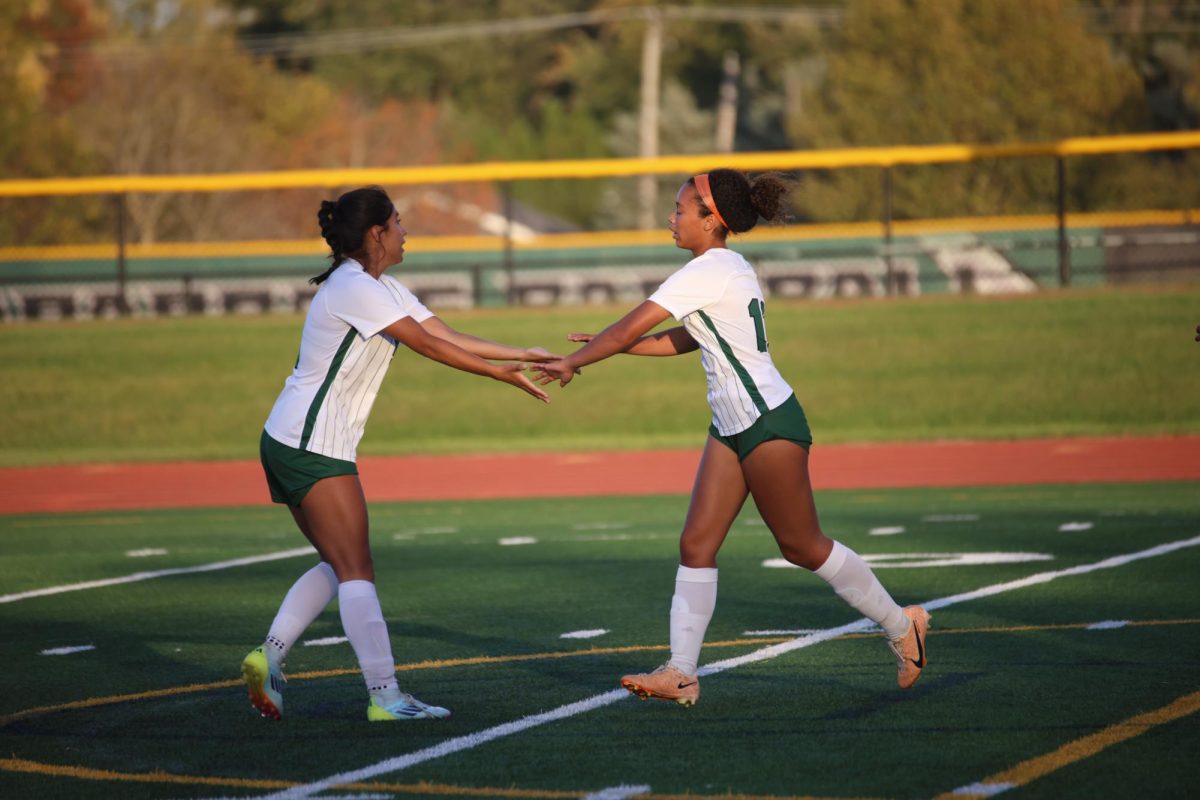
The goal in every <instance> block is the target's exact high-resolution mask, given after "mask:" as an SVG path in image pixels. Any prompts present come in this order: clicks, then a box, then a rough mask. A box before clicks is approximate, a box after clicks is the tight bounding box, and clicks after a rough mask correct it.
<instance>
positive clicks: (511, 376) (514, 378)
mask: <svg viewBox="0 0 1200 800" xmlns="http://www.w3.org/2000/svg"><path fill="white" fill-rule="evenodd" d="M496 368H497V370H499V371H498V372H497V373H496V374H495V376H494V377H495V378H496V380H498V381H504V382H505V383H508V384H512V385H513V386H515V387H517V388H518V389H520V390H521V391H523V392H526V393H528V394H531V395H533V396H534V397H536V398H537V399H538V400H541V401H542V402H543V403H549V402H550V395H548V394H546V392H545V391H544V390H543V389H541V388H539V387H538V386H536V385H534V383H533V381H532V380H530V379H529V376H527V375H526V374H525V370H526V369H528V368H529V365H528V364H522V363H519V362H515V363H510V364H497V365H496Z"/></svg>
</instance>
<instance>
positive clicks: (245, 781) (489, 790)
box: [0, 758, 866, 800]
mask: <svg viewBox="0 0 1200 800" xmlns="http://www.w3.org/2000/svg"><path fill="white" fill-rule="evenodd" d="M0 770H3V771H6V772H23V773H27V774H33V775H52V776H55V777H64V778H77V779H80V780H90V781H121V782H125V783H170V784H176V785H183V786H189V785H191V786H224V787H232V788H235V789H290V788H292V787H293V786H300V785H302V784H300V783H299V782H297V781H281V780H267V779H256V778H215V777H212V776H207V775H177V774H175V773H171V772H162V771H159V770H156V771H154V772H113V771H112V770H107V769H90V768H87V767H71V766H60V765H57V764H43V763H40V762H37V761H29V760H26V759H23V758H0ZM329 788H330V789H337V790H341V791H344V790H347V789H349V790H355V791H363V792H393V793H395V794H417V795H443V796H449V797H508V798H533V800H567V799H568V798H576V797H586V796H587V795H588V794H591V792H590V791H585V790H580V791H570V790H554V789H518V788H514V787H507V788H500V787H496V786H451V785H447V784H438V783H426V782H425V781H419V782H417V783H344V784H336V785H334V786H331V787H329ZM633 796H634V797H639V798H644V799H645V800H709V799H710V798H719V800H866V799H865V798H818V797H811V796H808V795H805V796H802V797H798V796H788V797H781V796H778V795H750V794H721V795H699V794H649V793H647V794H640V795H633Z"/></svg>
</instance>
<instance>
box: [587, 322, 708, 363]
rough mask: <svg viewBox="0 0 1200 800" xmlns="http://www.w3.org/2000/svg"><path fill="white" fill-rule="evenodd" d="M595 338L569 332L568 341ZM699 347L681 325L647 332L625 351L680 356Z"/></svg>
mask: <svg viewBox="0 0 1200 800" xmlns="http://www.w3.org/2000/svg"><path fill="white" fill-rule="evenodd" d="M594 338H595V334H593V333H570V334H567V341H571V342H590V341H591V340H592V339H594ZM699 347H700V345H699V344H697V343H696V340H695V339H693V338H692V335H691V334H690V333H688V332H687V330H686V329H685V328H684V327H683V326H682V325H681V326H679V327H677V328H670V329H668V330H665V331H659V332H658V333H650V334H647V335H645V336H643V337H641V338H640V339H638V340H637V341H635V342H634V343H633V344H631V345H630V346H629V347H626V348H625V352H626V353H628V354H629V355H631V356H678V355H682V354H684V353H691V352H693V351H694V350H696V349H697V348H699Z"/></svg>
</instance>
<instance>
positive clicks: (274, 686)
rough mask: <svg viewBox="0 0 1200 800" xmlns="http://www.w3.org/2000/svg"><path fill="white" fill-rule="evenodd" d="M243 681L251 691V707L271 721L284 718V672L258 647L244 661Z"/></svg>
mask: <svg viewBox="0 0 1200 800" xmlns="http://www.w3.org/2000/svg"><path fill="white" fill-rule="evenodd" d="M242 680H243V681H245V682H246V688H248V689H249V690H250V705H252V706H254V707H255V708H256V709H258V713H260V714H262V715H263V716H264V717H269V718H270V719H282V718H283V687H284V685H285V684H286V683H287V679H286V678H284V677H283V670H281V669H280V668H279V667H278V666H276V665H275V664H272V663H271V659H269V658H267V653H266V651H265V650H263V649H262V648H261V647H256V648H254V649H253V650H251V651H250V652H249V654H247V655H246V657H245V658H244V659H242Z"/></svg>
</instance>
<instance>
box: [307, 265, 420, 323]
mask: <svg viewBox="0 0 1200 800" xmlns="http://www.w3.org/2000/svg"><path fill="white" fill-rule="evenodd" d="M338 288H339V289H340V290H341V291H338V292H336V293H334V294H332V295H330V296H329V298H328V299H327V301H326V302H327V303H328V308H329V313H330V314H332V315H333V316H335V317H337V318H338V319H340V320H342V321H343V322H345V323H346V324H347V325H349V326H351V327H352V328H354V330H356V331H358V334H359V336H361V337H362V338H364V339H369V338H371V337H372V336H374V335H375V334H377V333H379V332H380V331H381V330H383V329H384V328H386V327H387V326H388V325H391V324H392V323H393V322H395V321H396V320H398V319H403V318H404V317H407V316H409V311H408V310H407V309H405V307H404V305H403V304H402V303H401V301H400V299H399V298H398V297H397V296H396V295H395V294H393V293H392V292H391V291H390V290H389V288H388V287H386V286H384V284H383V283H382V282H381V281H377V280H375V279H374V278H372V277H371V276H369V275H365V274H364V275H361V276H355V277H354V279H353V280H350V281H347V282H346V283H344V284H341V285H339V287H338ZM413 299H414V301H415V300H416V298H415V297H414V298H413ZM417 305H420V303H417ZM421 307H422V308H424V306H421Z"/></svg>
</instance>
